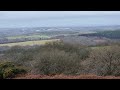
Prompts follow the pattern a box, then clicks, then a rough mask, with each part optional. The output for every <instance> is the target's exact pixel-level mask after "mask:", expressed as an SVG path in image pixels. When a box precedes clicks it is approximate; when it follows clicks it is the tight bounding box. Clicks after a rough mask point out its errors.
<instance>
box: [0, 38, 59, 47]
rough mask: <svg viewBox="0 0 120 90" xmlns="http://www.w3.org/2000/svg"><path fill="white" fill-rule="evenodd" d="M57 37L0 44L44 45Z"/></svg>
mask: <svg viewBox="0 0 120 90" xmlns="http://www.w3.org/2000/svg"><path fill="white" fill-rule="evenodd" d="M57 40H59V39H51V40H39V41H26V42H18V43H8V44H0V46H9V47H11V46H27V45H29V46H33V45H44V44H45V43H47V42H52V41H57Z"/></svg>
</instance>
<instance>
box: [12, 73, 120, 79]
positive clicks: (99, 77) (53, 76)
mask: <svg viewBox="0 0 120 90" xmlns="http://www.w3.org/2000/svg"><path fill="white" fill-rule="evenodd" d="M14 79H120V77H115V76H96V75H78V76H70V75H51V76H48V75H31V74H26V75H19V76H17V77H16V78H14Z"/></svg>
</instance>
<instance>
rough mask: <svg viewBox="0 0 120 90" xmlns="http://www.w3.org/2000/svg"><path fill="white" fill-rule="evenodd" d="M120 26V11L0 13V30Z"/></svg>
mask: <svg viewBox="0 0 120 90" xmlns="http://www.w3.org/2000/svg"><path fill="white" fill-rule="evenodd" d="M96 25H97V26H101V25H120V11H0V28H4V27H45V26H48V27H49V26H51V27H52V26H53V27H54V26H96Z"/></svg>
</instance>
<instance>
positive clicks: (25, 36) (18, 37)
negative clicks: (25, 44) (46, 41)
mask: <svg viewBox="0 0 120 90" xmlns="http://www.w3.org/2000/svg"><path fill="white" fill-rule="evenodd" d="M7 38H8V39H21V38H50V37H49V36H47V35H30V36H27V35H21V36H13V37H12V36H11V37H7Z"/></svg>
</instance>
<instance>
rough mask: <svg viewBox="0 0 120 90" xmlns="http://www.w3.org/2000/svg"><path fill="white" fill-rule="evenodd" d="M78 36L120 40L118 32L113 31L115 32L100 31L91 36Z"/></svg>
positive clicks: (119, 32)
mask: <svg viewBox="0 0 120 90" xmlns="http://www.w3.org/2000/svg"><path fill="white" fill-rule="evenodd" d="M79 36H87V37H90V36H93V37H94V36H96V37H106V38H110V39H120V30H115V31H101V32H97V33H91V34H81V35H79Z"/></svg>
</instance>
